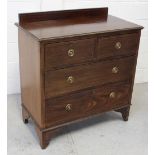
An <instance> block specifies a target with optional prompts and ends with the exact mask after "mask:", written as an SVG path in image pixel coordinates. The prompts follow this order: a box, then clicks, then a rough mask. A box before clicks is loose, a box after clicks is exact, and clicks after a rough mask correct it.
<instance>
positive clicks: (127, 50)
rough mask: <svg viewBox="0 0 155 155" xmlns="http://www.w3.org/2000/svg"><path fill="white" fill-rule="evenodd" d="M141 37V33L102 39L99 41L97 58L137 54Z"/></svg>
mask: <svg viewBox="0 0 155 155" xmlns="http://www.w3.org/2000/svg"><path fill="white" fill-rule="evenodd" d="M139 37H140V36H139V33H133V34H125V35H117V36H113V37H101V38H99V41H98V48H97V58H98V59H102V58H106V57H111V56H119V55H131V54H132V55H133V54H136V52H137V50H138V46H139Z"/></svg>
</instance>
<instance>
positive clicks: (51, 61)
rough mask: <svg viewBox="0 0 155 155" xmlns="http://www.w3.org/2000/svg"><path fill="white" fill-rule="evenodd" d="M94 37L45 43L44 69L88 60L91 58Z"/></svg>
mask: <svg viewBox="0 0 155 155" xmlns="http://www.w3.org/2000/svg"><path fill="white" fill-rule="evenodd" d="M94 41H95V39H83V40H76V41H70V42H60V43H53V44H47V45H46V47H45V70H46V71H47V70H51V69H52V68H59V67H64V66H67V65H72V64H78V63H82V62H85V61H90V60H92V58H93V52H94V48H95V45H94Z"/></svg>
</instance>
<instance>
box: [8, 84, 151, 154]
mask: <svg viewBox="0 0 155 155" xmlns="http://www.w3.org/2000/svg"><path fill="white" fill-rule="evenodd" d="M20 104H21V99H20V94H16V95H8V155H147V126H148V124H147V119H148V113H147V112H148V104H147V83H144V84H136V85H135V86H134V92H133V98H132V106H131V110H130V116H129V121H128V122H124V121H123V120H122V117H121V115H120V114H119V113H116V112H108V113H104V114H103V115H100V116H98V117H94V118H92V119H88V120H86V121H83V122H80V123H77V124H73V125H70V126H69V127H66V128H65V129H64V130H63V131H62V132H61V133H60V134H59V135H57V136H56V137H54V138H53V139H51V141H50V144H49V145H48V147H47V148H46V149H45V150H41V148H40V146H39V142H38V137H37V135H36V133H35V130H34V125H33V123H32V121H29V124H27V125H25V124H24V123H23V122H22V118H21V106H20Z"/></svg>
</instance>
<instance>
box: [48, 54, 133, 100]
mask: <svg viewBox="0 0 155 155" xmlns="http://www.w3.org/2000/svg"><path fill="white" fill-rule="evenodd" d="M135 60H136V57H127V58H122V59H115V60H111V61H102V62H98V63H92V64H88V65H81V66H76V67H70V68H66V69H61V70H56V71H49V72H46V73H45V97H46V99H48V98H51V97H55V96H59V95H63V94H65V93H70V92H72V91H77V90H81V89H85V88H90V87H94V86H98V85H102V84H105V83H111V82H117V81H125V80H129V79H130V78H131V77H132V75H133V70H134V64H135Z"/></svg>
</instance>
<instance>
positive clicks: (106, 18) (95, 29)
mask: <svg viewBox="0 0 155 155" xmlns="http://www.w3.org/2000/svg"><path fill="white" fill-rule="evenodd" d="M19 19H20V23H19V24H17V25H18V26H19V27H21V28H23V29H24V30H26V31H27V32H28V33H30V34H31V35H32V36H34V37H35V38H36V39H38V40H40V41H43V40H49V39H56V38H64V37H73V36H81V35H82V36H83V35H88V34H89V35H90V34H96V33H97V34H103V33H107V32H118V31H120V30H121V31H123V30H124V31H127V30H136V29H142V26H139V25H137V24H133V23H130V22H128V21H125V20H123V19H120V18H117V17H114V16H111V15H108V8H97V9H81V10H80V9H79V10H65V11H52V12H43V13H24V14H20V15H19Z"/></svg>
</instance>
